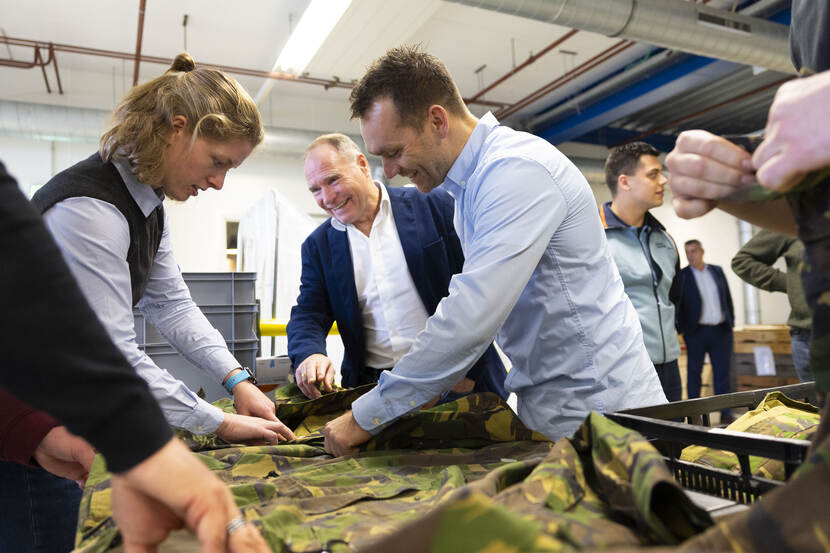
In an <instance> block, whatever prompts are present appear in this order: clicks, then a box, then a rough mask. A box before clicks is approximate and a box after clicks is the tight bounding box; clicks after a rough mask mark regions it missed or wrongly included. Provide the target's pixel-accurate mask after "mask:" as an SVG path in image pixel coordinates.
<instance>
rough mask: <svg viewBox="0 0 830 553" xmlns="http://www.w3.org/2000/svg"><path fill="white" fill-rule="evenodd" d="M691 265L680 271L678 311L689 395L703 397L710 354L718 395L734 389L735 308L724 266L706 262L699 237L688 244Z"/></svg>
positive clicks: (678, 323) (687, 254) (687, 249)
mask: <svg viewBox="0 0 830 553" xmlns="http://www.w3.org/2000/svg"><path fill="white" fill-rule="evenodd" d="M685 249H686V258H687V259H688V260H689V265H688V266H686V267H684V268H683V270H682V271H680V275H681V279H682V286H683V295H682V298H681V300H680V305H679V308H678V312H677V329H678V331H679V332H680V333H681V334H682V335H683V339H684V340H685V342H686V353H687V356H688V363H687V374H688V377H687V381H686V389H687V391H688V397H689V399H691V398H696V397H700V372H701V369H702V368H703V359H704V357H705V355H706V354H707V353H708V354H709V359H710V361H711V362H712V378H713V380H714V386H715V394H725V393H728V392H729V391H730V384H729V368H730V365H731V362H732V349H733V341H732V327H733V326H734V323H735V309H734V308H733V306H732V295H731V294H730V293H729V286H728V285H727V283H726V276H725V275H724V274H723V269H721V268H720V267H718V266H717V265H709V264H706V263H704V262H703V252H704V250H703V247H702V245H701V243H700V241H699V240H688V241H687V242H686V243H685Z"/></svg>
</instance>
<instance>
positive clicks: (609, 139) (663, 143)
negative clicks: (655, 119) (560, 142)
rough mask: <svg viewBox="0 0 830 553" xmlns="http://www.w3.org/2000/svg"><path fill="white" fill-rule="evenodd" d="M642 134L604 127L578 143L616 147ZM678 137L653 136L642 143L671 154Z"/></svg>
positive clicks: (585, 136) (580, 139) (643, 139)
mask: <svg viewBox="0 0 830 553" xmlns="http://www.w3.org/2000/svg"><path fill="white" fill-rule="evenodd" d="M639 134H641V133H639V132H637V131H628V130H625V129H617V128H614V127H602V128H601V129H596V130H593V131H591V132H588V133H586V134H583V135H582V136H580V137H579V138H578V139H577V140H576V141H577V142H585V143H587V144H599V145H600V146H608V147H609V148H610V147H611V146H615V145H617V144H619V143H620V142H625V141H626V140H630V139H632V138H634V137H635V136H637V135H639ZM676 140H677V137H676V136H674V135H668V134H651V135H649V136H646V137H645V138H642V139H641V141H642V142H647V143H648V144H651V145H652V146H654V147H655V148H657V149H658V150H660V151H661V152H670V151H672V149H673V148H674V143H675V141H676Z"/></svg>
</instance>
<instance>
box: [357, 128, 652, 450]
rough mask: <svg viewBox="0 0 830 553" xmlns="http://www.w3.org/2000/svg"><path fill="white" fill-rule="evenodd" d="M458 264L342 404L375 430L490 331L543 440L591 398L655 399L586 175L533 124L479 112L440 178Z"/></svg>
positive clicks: (434, 388)
mask: <svg viewBox="0 0 830 553" xmlns="http://www.w3.org/2000/svg"><path fill="white" fill-rule="evenodd" d="M441 186H442V187H443V188H444V189H445V190H447V191H448V192H449V193H450V194H451V195H452V196H453V197H454V198H455V216H454V226H455V229H456V232H457V234H458V237H459V239H460V240H461V245H462V248H463V250H464V257H465V262H464V270H463V272H461V273H458V274H456V275H454V276H453V277H452V280H451V281H450V285H449V295H448V296H447V297H445V298H444V299H443V300H441V303H439V305H438V308H437V309H436V311H435V314H434V315H433V316H432V317H430V318H429V320H427V324H426V327H425V328H424V330H423V332H421V333H420V334H418V336H417V338H416V340H415V343H414V344H413V346H412V349H411V350H410V351H409V353H407V354H406V355H405V356H404V357H403V358H402V359H401V360H400V362H398V364H397V365H395V368H394V370H392V371H385V372H384V373H382V374H381V377H380V380H379V382H378V386H377V387H375V388H374V389H372V390H370V391H369V392H368V393H366V394H364V395H363V396H361V397H360V398H358V399H357V400H356V401H355V402H354V403H353V404H352V409H353V411H352V412H353V414H354V417H355V420H356V421H357V423H358V424H359V425H360V426H361V427H362V428H364V429H365V430H367V431H369V432H372V433H377V432H379V431H380V429H381V428H382V427H383V425H384V424H386V423H388V422H390V421H392V420H394V419H395V418H397V417H400V416H401V415H403V414H405V413H407V412H409V411H412V410H414V409H417V408H418V407H420V406H421V405H423V404H424V403H426V402H427V401H428V400H429V399H430V398H432V397H434V396H436V395H438V394H440V393H441V392H443V391H444V390H446V389H448V388H450V387H451V386H453V385H454V384H455V383H456V382H458V380H459V379H460V378H461V377H462V376H463V375H464V373H465V372H466V371H467V370H468V369H469V368H470V366H472V365H473V363H474V362H475V361H476V360H477V359H478V358H479V357H480V356H481V354H482V353H483V352H484V350H485V349H486V348H487V347H488V346H489V345H490V343H491V342H492V340H493V338H494V337H496V336H497V342H498V344H499V346H501V348H502V350H503V351H504V352H505V353H506V354H507V356H508V357H509V358H510V361H511V362H512V364H513V368H512V370H511V371H510V372H509V373H508V375H507V379H506V380H505V388H506V389H507V390H508V391H513V392H516V394H517V396H518V414H519V418H521V420H522V421H523V422H524V423H525V424H526V425H527V426H528V427H529V428H531V429H534V430H537V431H539V432H542V433H543V434H545V435H546V436H547V437H548V438H551V439H553V440H555V439H558V438H560V437H562V436H565V435H568V434H570V433H572V432H573V431H574V430H575V429H576V428H577V427H578V426H579V425H580V423H581V422H582V420H583V419H584V418H585V416H586V415H588V413H589V412H590V411H599V412H610V411H616V410H620V409H626V408H632V407H640V406H645V405H654V404H659V403H665V402H666V396H665V394H664V393H663V389H662V387H661V385H660V381H659V379H658V378H657V373H656V372H655V370H654V367H653V365H652V363H651V361H650V360H649V357H648V353H647V352H646V348H645V345H644V344H643V334H642V330H641V328H640V321H639V318H638V316H637V313H636V312H635V310H634V306H633V305H632V304H631V301H630V300H629V299H628V296H626V295H625V290H624V289H623V283H622V279H621V278H620V275H619V272H618V271H617V268H616V265H614V261H613V259H612V257H611V252H610V250H609V248H608V243H607V241H606V239H605V233H604V231H603V229H602V224H601V223H600V220H599V213H598V211H597V207H596V201H595V200H594V196H593V194H592V193H591V189H590V187H589V186H588V183H587V182H586V181H585V178H584V177H583V176H582V175H581V174H580V172H579V170H578V169H577V168H576V166H574V165H573V163H571V162H570V161H569V160H568V159H567V158H566V157H565V156H564V155H563V154H562V153H561V152H559V151H558V150H557V149H556V148H554V147H553V146H552V145H551V144H549V143H548V142H546V141H544V140H542V139H540V138H539V137H536V136H533V135H530V134H527V133H521V132H516V131H514V130H512V129H509V128H507V127H503V126H500V125H499V124H498V121H496V118H495V117H493V115H491V114H489V113H488V114H487V115H485V116H484V117H482V118H481V120H480V121H479V122H478V125H477V126H476V128H475V130H474V131H473V133H472V135H471V136H470V138H469V139H468V140H467V143H466V144H465V146H464V149H463V150H462V151H461V153H460V154H459V156H458V158H457V159H456V160H455V162H454V163H453V165H452V167H451V168H450V170H449V173H448V174H447V177H446V179H445V180H444V182H443V184H442V185H441Z"/></svg>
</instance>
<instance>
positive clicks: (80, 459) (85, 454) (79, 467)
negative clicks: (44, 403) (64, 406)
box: [33, 426, 95, 487]
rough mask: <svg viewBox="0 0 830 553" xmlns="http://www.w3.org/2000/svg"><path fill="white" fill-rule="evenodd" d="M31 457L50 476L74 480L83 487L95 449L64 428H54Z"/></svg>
mask: <svg viewBox="0 0 830 553" xmlns="http://www.w3.org/2000/svg"><path fill="white" fill-rule="evenodd" d="M33 457H34V459H35V461H37V464H39V465H40V466H41V467H43V468H44V469H46V470H48V471H49V472H51V473H52V474H54V475H57V476H61V477H63V478H68V479H69V480H75V481H76V482H78V485H79V486H81V487H83V483H84V482H86V477H87V476H88V475H89V469H90V467H92V461H93V460H94V459H95V449H93V447H92V446H91V445H89V444H88V443H87V442H86V441H85V440H84V439H83V438H80V437H78V436H76V435H74V434H71V433H70V432H69V430H67V429H66V427H65V426H56V427H55V428H53V429H52V430H50V431H49V432H48V433H47V434H46V436H44V437H43V440H41V442H40V444H39V445H38V446H37V449H36V450H35V453H34V455H33Z"/></svg>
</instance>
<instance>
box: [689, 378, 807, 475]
mask: <svg viewBox="0 0 830 553" xmlns="http://www.w3.org/2000/svg"><path fill="white" fill-rule="evenodd" d="M818 424H819V410H818V408H817V407H815V406H814V405H810V404H809V403H803V402H800V401H795V400H792V399H790V398H788V397H787V396H785V395H784V394H783V393H781V392H771V393H769V394H767V396H766V397H765V398H764V400H763V401H762V402H761V403H760V404H759V405H758V407H757V408H755V409H753V410H752V411H749V412H747V413H744V414H743V415H742V416H741V417H740V418H738V419H737V420H736V421H735V422H733V423H732V424H730V425H729V426H727V427H726V428H727V430H734V431H738V432H752V433H755V434H764V435H767V436H776V437H779V438H795V439H799V440H810V439H811V438H812V436H813V434H814V433H815V431H816V430H817V429H818ZM680 459H681V460H683V461H689V462H691V463H698V464H701V465H706V466H709V467H715V468H720V469H724V470H731V471H733V472H735V473H739V472H741V467H740V465H739V464H738V457H737V456H736V455H735V454H734V453H732V452H731V451H723V450H719V449H711V448H708V447H703V446H689V447H687V448H686V449H684V450H683V453H682V454H681V456H680ZM749 466H750V468H751V470H752V474H754V475H755V476H763V477H764V478H772V479H775V480H781V481H783V480H784V479H785V477H784V463H782V462H781V461H778V460H774V459H765V458H761V457H755V456H750V457H749Z"/></svg>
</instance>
